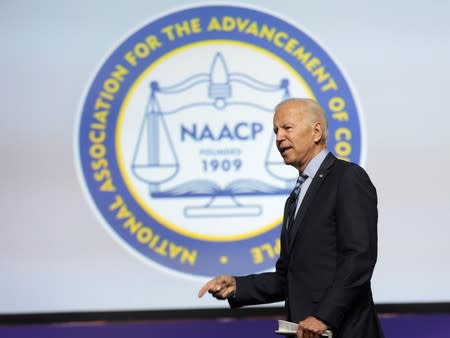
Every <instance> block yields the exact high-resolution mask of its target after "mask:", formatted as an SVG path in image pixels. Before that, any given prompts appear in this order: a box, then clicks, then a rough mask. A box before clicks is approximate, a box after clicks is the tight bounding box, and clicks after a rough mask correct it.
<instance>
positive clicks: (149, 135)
mask: <svg viewBox="0 0 450 338" xmlns="http://www.w3.org/2000/svg"><path fill="white" fill-rule="evenodd" d="M149 87H150V95H149V97H148V100H147V103H146V107H145V111H144V116H143V119H142V123H141V126H140V130H139V133H138V138H137V142H136V147H135V150H134V155H133V160H132V163H131V170H132V173H133V175H135V177H136V178H138V179H139V180H140V181H142V182H144V183H145V184H147V185H148V192H149V195H150V197H151V198H152V199H163V198H164V199H179V198H185V199H190V200H187V201H189V202H188V203H191V201H192V205H184V210H183V212H184V216H185V217H187V218H191V217H192V218H194V217H245V216H259V215H261V213H262V206H261V205H260V204H258V203H257V199H255V198H254V197H257V196H268V195H282V196H286V195H288V194H289V193H290V192H291V190H292V187H293V185H294V183H295V179H296V173H295V172H293V171H292V169H290V170H291V171H289V170H286V168H287V167H289V166H287V165H285V164H284V162H283V160H282V158H281V156H280V154H279V152H278V150H277V148H276V146H275V139H274V136H275V135H274V133H273V131H272V126H271V124H270V126H269V127H268V128H269V129H270V134H271V136H270V137H267V144H261V145H260V146H259V148H260V149H263V150H262V151H263V152H264V160H263V161H262V162H263V163H261V164H262V165H264V170H265V173H266V174H268V175H269V176H270V177H271V178H272V179H271V180H268V181H270V183H269V182H267V181H264V180H263V179H258V177H254V175H253V177H252V175H248V176H250V177H240V178H238V179H234V180H233V181H231V182H226V183H224V182H223V180H222V182H221V180H220V178H218V179H217V180H213V179H211V178H205V177H204V175H202V173H201V172H199V173H198V175H196V176H197V177H190V178H189V179H187V180H185V181H182V182H178V184H176V185H173V186H171V187H167V186H168V185H169V186H170V184H168V183H171V182H173V180H174V179H175V178H176V177H177V175H179V174H180V171H182V170H183V165H184V166H190V164H189V163H180V161H179V156H178V154H177V147H176V145H175V144H174V142H173V135H172V134H173V133H174V131H173V128H172V129H171V128H169V125H168V122H167V119H168V118H169V117H173V116H177V115H178V114H182V113H183V112H185V111H187V110H189V111H190V112H191V111H193V109H208V110H210V111H211V113H208V116H209V114H210V115H211V117H210V119H211V121H213V120H214V118H215V116H214V115H213V114H214V113H215V112H218V111H223V110H225V109H227V108H230V107H233V109H238V108H239V109H241V108H242V115H244V114H245V112H246V111H248V110H249V109H251V110H252V111H258V112H261V113H264V114H270V119H271V118H272V116H273V109H274V107H275V105H276V104H277V103H279V102H280V101H282V100H283V99H286V98H289V97H290V93H289V80H288V79H286V78H282V79H280V80H279V81H278V83H277V84H269V83H264V82H262V81H259V80H257V79H255V78H253V77H251V76H249V75H247V74H244V73H237V72H235V73H233V72H229V71H228V67H227V64H226V62H225V58H224V56H223V55H222V53H221V52H215V55H214V56H213V58H212V63H211V66H210V69H209V72H205V73H197V74H194V75H192V76H190V77H188V78H186V79H184V80H182V81H180V82H178V83H176V84H174V85H170V86H165V87H163V86H161V85H160V82H159V81H150V83H149ZM186 91H190V92H191V94H190V95H183V93H184V92H186ZM243 92H245V95H244V94H242V93H243ZM192 93H193V94H192ZM249 93H250V94H249ZM261 97H264V98H265V99H264V100H259V99H258V98H261ZM163 101H164V102H166V104H167V105H170V106H171V107H170V108H168V107H165V106H164V102H163ZM191 115H192V114H191ZM194 119H195V117H191V120H194ZM192 152H193V154H195V149H194V150H192ZM243 160H245V158H244V159H243ZM255 165H259V164H255ZM249 197H253V198H249ZM205 198H206V200H207V202H206V203H204V201H205ZM246 198H247V199H246ZM195 199H197V200H198V201H197V203H199V201H200V202H201V204H200V205H199V204H194V203H195V202H194V201H195ZM249 200H251V201H249ZM245 202H247V204H245ZM186 204H187V203H186Z"/></svg>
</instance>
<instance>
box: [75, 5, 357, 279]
mask: <svg viewBox="0 0 450 338" xmlns="http://www.w3.org/2000/svg"><path fill="white" fill-rule="evenodd" d="M288 97H310V98H313V99H315V100H317V101H318V102H319V103H320V104H321V105H322V107H323V108H324V110H325V112H326V114H327V116H328V119H329V135H330V137H329V142H328V148H329V150H330V151H332V152H333V153H334V154H335V155H336V156H337V157H339V158H342V159H346V160H348V161H352V162H356V163H360V162H361V159H362V157H363V156H362V152H363V149H362V141H361V140H362V135H361V126H360V125H361V121H360V115H359V111H358V107H357V104H356V102H355V99H354V97H353V95H352V92H351V90H350V87H349V84H348V82H347V80H346V79H345V78H344V76H343V74H342V72H341V71H340V69H339V68H338V66H337V65H336V63H335V61H333V59H332V58H331V57H330V56H329V54H328V53H327V52H325V51H324V49H323V48H322V47H321V46H320V45H319V44H318V43H317V42H316V41H315V40H314V39H313V38H311V36H309V35H308V34H306V33H305V32H304V31H303V30H301V29H299V28H298V27H296V26H295V25H293V24H291V23H289V22H287V21H286V20H283V19H281V18H279V17H276V16H273V15H271V14H268V13H265V12H263V11H260V10H256V9H250V8H245V7H237V6H200V7H192V8H188V9H184V10H179V11H176V12H173V13H170V14H167V15H164V16H161V17H159V18H157V19H155V20H152V21H151V22H149V23H148V24H146V25H145V26H143V27H142V28H140V29H138V30H137V31H135V32H134V33H132V34H130V35H129V36H128V37H127V38H126V39H125V40H124V41H121V42H120V43H119V44H118V47H117V48H115V49H114V50H113V52H112V53H111V54H110V55H108V56H107V58H106V60H105V61H104V62H103V64H102V65H101V67H100V69H99V70H98V72H97V73H96V74H95V77H94V80H93V81H92V83H91V84H90V87H89V89H88V92H87V95H86V97H85V98H84V101H83V105H82V109H81V112H80V119H79V125H78V126H77V133H78V134H77V147H76V149H77V154H76V158H77V161H78V164H79V168H80V174H81V175H80V176H81V177H82V181H83V183H84V186H85V188H86V190H87V192H88V195H89V196H90V197H91V201H92V204H93V205H94V207H95V209H96V210H98V212H99V214H100V216H101V219H102V221H103V222H104V223H105V224H106V225H107V227H108V228H110V229H111V230H112V232H113V233H114V234H115V235H116V237H117V238H119V240H120V241H121V242H122V243H124V244H125V245H126V246H127V247H129V248H131V249H132V250H133V251H134V252H136V253H139V255H141V256H142V257H144V258H146V259H148V261H151V262H153V263H156V264H157V265H158V266H161V267H164V268H168V269H170V270H175V271H178V272H183V273H187V274H191V275H199V276H211V275H216V274H218V273H229V274H247V273H253V272H257V271H263V270H267V269H269V268H272V267H273V266H274V264H275V262H276V260H277V258H278V256H279V252H280V240H279V235H280V225H281V223H282V210H283V205H284V201H285V198H286V196H287V195H288V194H289V192H290V191H291V189H292V187H293V182H294V181H295V176H296V173H295V170H294V169H292V168H290V167H287V166H285V165H284V164H283V161H282V159H281V157H280V156H279V154H278V152H277V151H276V148H275V142H274V139H273V131H272V115H273V108H274V106H275V105H276V104H277V103H279V102H280V101H281V100H283V99H285V98H288Z"/></svg>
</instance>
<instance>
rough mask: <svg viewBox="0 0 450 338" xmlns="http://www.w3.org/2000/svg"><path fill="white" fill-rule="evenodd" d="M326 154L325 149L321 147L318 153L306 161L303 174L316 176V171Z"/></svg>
mask: <svg viewBox="0 0 450 338" xmlns="http://www.w3.org/2000/svg"><path fill="white" fill-rule="evenodd" d="M327 155H328V150H327V149H322V150H321V151H320V153H318V154H317V155H316V156H314V157H313V159H312V160H311V161H310V162H309V163H308V165H307V166H306V168H305V170H303V174H305V175H307V176H308V177H311V179H313V178H314V176H316V173H317V171H318V170H319V168H320V165H321V164H322V162H323V160H324V159H325V157H327Z"/></svg>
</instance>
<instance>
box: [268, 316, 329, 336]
mask: <svg viewBox="0 0 450 338" xmlns="http://www.w3.org/2000/svg"><path fill="white" fill-rule="evenodd" d="M297 328H298V324H296V323H292V322H288V321H286V320H281V319H279V320H278V330H275V333H276V334H284V335H295V334H296V333H297ZM320 336H321V337H327V338H333V333H332V332H331V331H330V330H326V331H325V332H323V333H322V334H321V335H320Z"/></svg>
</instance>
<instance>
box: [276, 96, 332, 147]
mask: <svg viewBox="0 0 450 338" xmlns="http://www.w3.org/2000/svg"><path fill="white" fill-rule="evenodd" d="M290 102H299V103H300V102H303V103H304V104H305V107H306V109H305V110H304V113H305V114H306V116H307V117H308V118H309V120H310V122H311V123H315V122H319V123H320V124H321V125H322V127H323V135H322V140H321V142H322V143H323V144H327V139H328V120H327V115H326V114H325V112H324V110H323V109H322V107H321V106H320V105H319V104H318V103H317V101H315V100H313V99H307V98H297V97H290V98H288V99H285V100H283V101H281V102H280V103H278V104H277V105H276V106H275V111H277V110H278V109H280V108H281V106H283V105H285V104H287V103H290Z"/></svg>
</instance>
